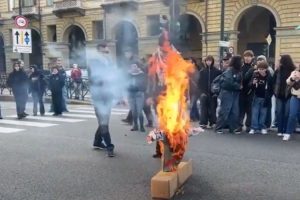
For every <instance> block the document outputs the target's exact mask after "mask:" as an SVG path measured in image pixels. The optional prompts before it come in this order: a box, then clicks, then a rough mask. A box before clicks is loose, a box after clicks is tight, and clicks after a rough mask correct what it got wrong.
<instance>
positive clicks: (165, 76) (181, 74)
mask: <svg viewBox="0 0 300 200" xmlns="http://www.w3.org/2000/svg"><path fill="white" fill-rule="evenodd" d="M164 34H165V35H164ZM163 38H164V42H163V43H162V45H161V46H160V48H159V49H158V51H157V52H156V53H155V54H154V55H153V56H152V58H151V59H150V75H151V74H152V75H153V74H155V75H156V77H157V79H158V81H159V82H161V83H163V85H164V90H163V91H162V92H161V93H160V95H159V96H158V99H157V101H158V104H157V107H156V111H157V115H158V129H156V130H154V131H152V132H151V133H150V134H149V137H152V139H153V140H158V141H159V142H160V148H161V150H162V151H161V152H163V171H167V172H170V171H176V170H177V166H178V164H179V163H180V161H181V160H182V158H183V155H184V153H185V150H186V147H187V143H188V134H189V128H190V124H189V121H190V119H189V115H188V113H187V96H188V88H189V76H188V75H189V73H191V72H192V71H193V69H194V66H193V64H191V63H189V62H187V61H185V60H184V59H183V58H182V57H181V55H180V54H179V53H178V52H177V51H176V49H175V48H173V47H172V46H171V45H170V42H169V40H168V35H167V32H166V33H163Z"/></svg>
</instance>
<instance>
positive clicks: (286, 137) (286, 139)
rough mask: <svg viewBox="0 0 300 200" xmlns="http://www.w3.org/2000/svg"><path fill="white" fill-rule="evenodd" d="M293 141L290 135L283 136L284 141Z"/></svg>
mask: <svg viewBox="0 0 300 200" xmlns="http://www.w3.org/2000/svg"><path fill="white" fill-rule="evenodd" d="M290 139H291V135H290V134H283V138H282V140H283V141H289V140H290Z"/></svg>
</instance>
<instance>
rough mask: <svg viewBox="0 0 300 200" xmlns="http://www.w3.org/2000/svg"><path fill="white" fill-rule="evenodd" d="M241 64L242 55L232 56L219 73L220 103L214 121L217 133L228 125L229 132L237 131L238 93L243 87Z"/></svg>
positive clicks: (221, 131)
mask: <svg viewBox="0 0 300 200" xmlns="http://www.w3.org/2000/svg"><path fill="white" fill-rule="evenodd" d="M241 66H242V57H241V56H239V55H238V56H233V57H232V58H231V61H230V67H229V68H228V69H227V70H226V71H225V72H223V74H222V75H221V78H220V87H221V92H220V94H219V98H220V100H221V105H220V112H219V116H218V119H217V123H216V132H217V133H223V129H224V128H225V127H226V126H229V132H230V133H236V134H237V133H239V132H237V131H236V128H237V127H238V125H239V123H238V122H239V97H240V96H239V95H240V91H241V89H242V88H243V85H242V74H241Z"/></svg>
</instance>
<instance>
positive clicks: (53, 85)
mask: <svg viewBox="0 0 300 200" xmlns="http://www.w3.org/2000/svg"><path fill="white" fill-rule="evenodd" d="M64 85H65V79H64V78H63V77H62V76H61V74H60V73H59V70H58V68H57V67H53V68H52V74H51V76H50V79H49V88H50V90H51V95H52V105H53V111H54V114H53V116H59V115H61V114H62V112H63V108H62V99H63V93H62V90H63V87H64Z"/></svg>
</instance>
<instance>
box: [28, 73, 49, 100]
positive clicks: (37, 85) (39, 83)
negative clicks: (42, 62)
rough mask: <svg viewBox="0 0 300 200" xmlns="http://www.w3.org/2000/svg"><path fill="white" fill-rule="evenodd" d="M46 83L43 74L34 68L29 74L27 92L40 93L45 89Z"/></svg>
mask: <svg viewBox="0 0 300 200" xmlns="http://www.w3.org/2000/svg"><path fill="white" fill-rule="evenodd" d="M46 85H47V84H46V81H45V79H44V75H43V74H42V73H41V72H40V71H38V70H37V69H36V68H35V70H34V72H33V73H31V74H30V75H29V93H31V92H37V93H39V94H42V93H44V91H45V89H46Z"/></svg>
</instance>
